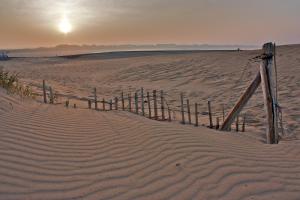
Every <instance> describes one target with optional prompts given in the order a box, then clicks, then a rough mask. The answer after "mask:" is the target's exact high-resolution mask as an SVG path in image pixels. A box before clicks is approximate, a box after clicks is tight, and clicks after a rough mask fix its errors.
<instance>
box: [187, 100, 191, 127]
mask: <svg viewBox="0 0 300 200" xmlns="http://www.w3.org/2000/svg"><path fill="white" fill-rule="evenodd" d="M186 106H187V112H188V119H189V124H192V117H191V107H190V100H189V99H187V100H186Z"/></svg>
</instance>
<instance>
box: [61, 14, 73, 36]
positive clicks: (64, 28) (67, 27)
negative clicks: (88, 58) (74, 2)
mask: <svg viewBox="0 0 300 200" xmlns="http://www.w3.org/2000/svg"><path fill="white" fill-rule="evenodd" d="M59 31H60V32H62V33H64V34H68V33H70V32H72V25H71V23H70V21H69V19H68V18H67V17H63V18H62V20H61V21H60V23H59Z"/></svg>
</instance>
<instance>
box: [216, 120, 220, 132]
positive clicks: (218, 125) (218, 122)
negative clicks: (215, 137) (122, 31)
mask: <svg viewBox="0 0 300 200" xmlns="http://www.w3.org/2000/svg"><path fill="white" fill-rule="evenodd" d="M219 128H220V118H219V117H217V118H216V129H217V130H219Z"/></svg>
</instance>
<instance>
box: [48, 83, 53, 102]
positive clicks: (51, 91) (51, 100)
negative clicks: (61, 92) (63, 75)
mask: <svg viewBox="0 0 300 200" xmlns="http://www.w3.org/2000/svg"><path fill="white" fill-rule="evenodd" d="M49 91H50V104H53V103H54V99H53V90H52V87H50V88H49Z"/></svg>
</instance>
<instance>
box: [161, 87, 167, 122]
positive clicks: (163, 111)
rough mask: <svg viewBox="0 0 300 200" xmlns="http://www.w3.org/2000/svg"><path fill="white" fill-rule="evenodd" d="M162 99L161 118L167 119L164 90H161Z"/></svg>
mask: <svg viewBox="0 0 300 200" xmlns="http://www.w3.org/2000/svg"><path fill="white" fill-rule="evenodd" d="M160 101H161V118H162V120H163V121H165V119H166V118H165V106H164V101H165V100H164V91H162V90H161V91H160Z"/></svg>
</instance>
